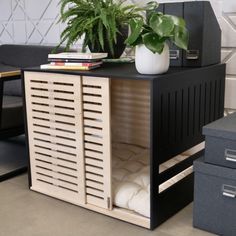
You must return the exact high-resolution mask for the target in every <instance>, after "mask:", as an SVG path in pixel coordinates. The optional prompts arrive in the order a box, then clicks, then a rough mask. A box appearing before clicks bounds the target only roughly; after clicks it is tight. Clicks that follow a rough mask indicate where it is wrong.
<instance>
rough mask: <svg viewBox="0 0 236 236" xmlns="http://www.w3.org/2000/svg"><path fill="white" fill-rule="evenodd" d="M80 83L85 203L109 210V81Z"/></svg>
mask: <svg viewBox="0 0 236 236" xmlns="http://www.w3.org/2000/svg"><path fill="white" fill-rule="evenodd" d="M82 81H83V82H82V84H83V86H82V92H83V122H84V148H85V152H84V157H85V159H84V161H85V195H86V202H87V203H88V204H93V205H96V206H100V207H102V208H107V209H111V208H112V198H111V137H110V86H109V84H110V81H109V79H107V78H97V77H96V78H95V77H83V79H82Z"/></svg>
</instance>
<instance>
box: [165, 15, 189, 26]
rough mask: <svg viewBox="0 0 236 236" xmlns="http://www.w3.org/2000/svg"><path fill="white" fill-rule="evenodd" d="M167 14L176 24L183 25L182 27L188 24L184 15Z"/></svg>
mask: <svg viewBox="0 0 236 236" xmlns="http://www.w3.org/2000/svg"><path fill="white" fill-rule="evenodd" d="M166 16H168V17H170V18H171V19H172V20H173V22H174V25H177V26H181V27H185V26H186V23H185V20H184V19H183V18H182V17H178V16H173V15H166Z"/></svg>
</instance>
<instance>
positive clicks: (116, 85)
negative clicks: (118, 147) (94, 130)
mask: <svg viewBox="0 0 236 236" xmlns="http://www.w3.org/2000/svg"><path fill="white" fill-rule="evenodd" d="M111 103H112V139H113V141H116V142H124V143H132V144H136V145H140V146H143V147H150V138H149V135H150V83H149V82H148V81H140V80H139V81H134V80H121V79H120V80H112V83H111Z"/></svg>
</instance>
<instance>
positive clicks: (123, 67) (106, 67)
mask: <svg viewBox="0 0 236 236" xmlns="http://www.w3.org/2000/svg"><path fill="white" fill-rule="evenodd" d="M215 66H219V65H213V66H207V67H197V68H193V67H191V68H190V67H188V68H187V67H186V68H183V67H172V68H170V69H169V70H168V71H167V73H165V74H161V75H143V74H139V73H138V72H137V70H136V69H135V65H134V63H122V64H118V63H104V64H103V65H102V66H101V67H100V68H97V69H94V70H90V71H81V70H75V71H72V70H71V71H68V70H48V69H47V70H41V69H40V67H32V68H27V69H24V71H32V72H46V73H60V74H70V75H82V76H95V77H106V78H123V79H140V80H154V79H159V78H165V77H168V76H170V75H173V74H177V73H186V72H193V73H194V71H196V70H206V69H207V68H209V67H215Z"/></svg>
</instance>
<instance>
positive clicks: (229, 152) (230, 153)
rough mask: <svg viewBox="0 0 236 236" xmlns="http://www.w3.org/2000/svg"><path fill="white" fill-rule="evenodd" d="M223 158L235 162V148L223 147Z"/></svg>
mask: <svg viewBox="0 0 236 236" xmlns="http://www.w3.org/2000/svg"><path fill="white" fill-rule="evenodd" d="M225 159H226V161H231V162H236V150H233V149H225Z"/></svg>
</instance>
